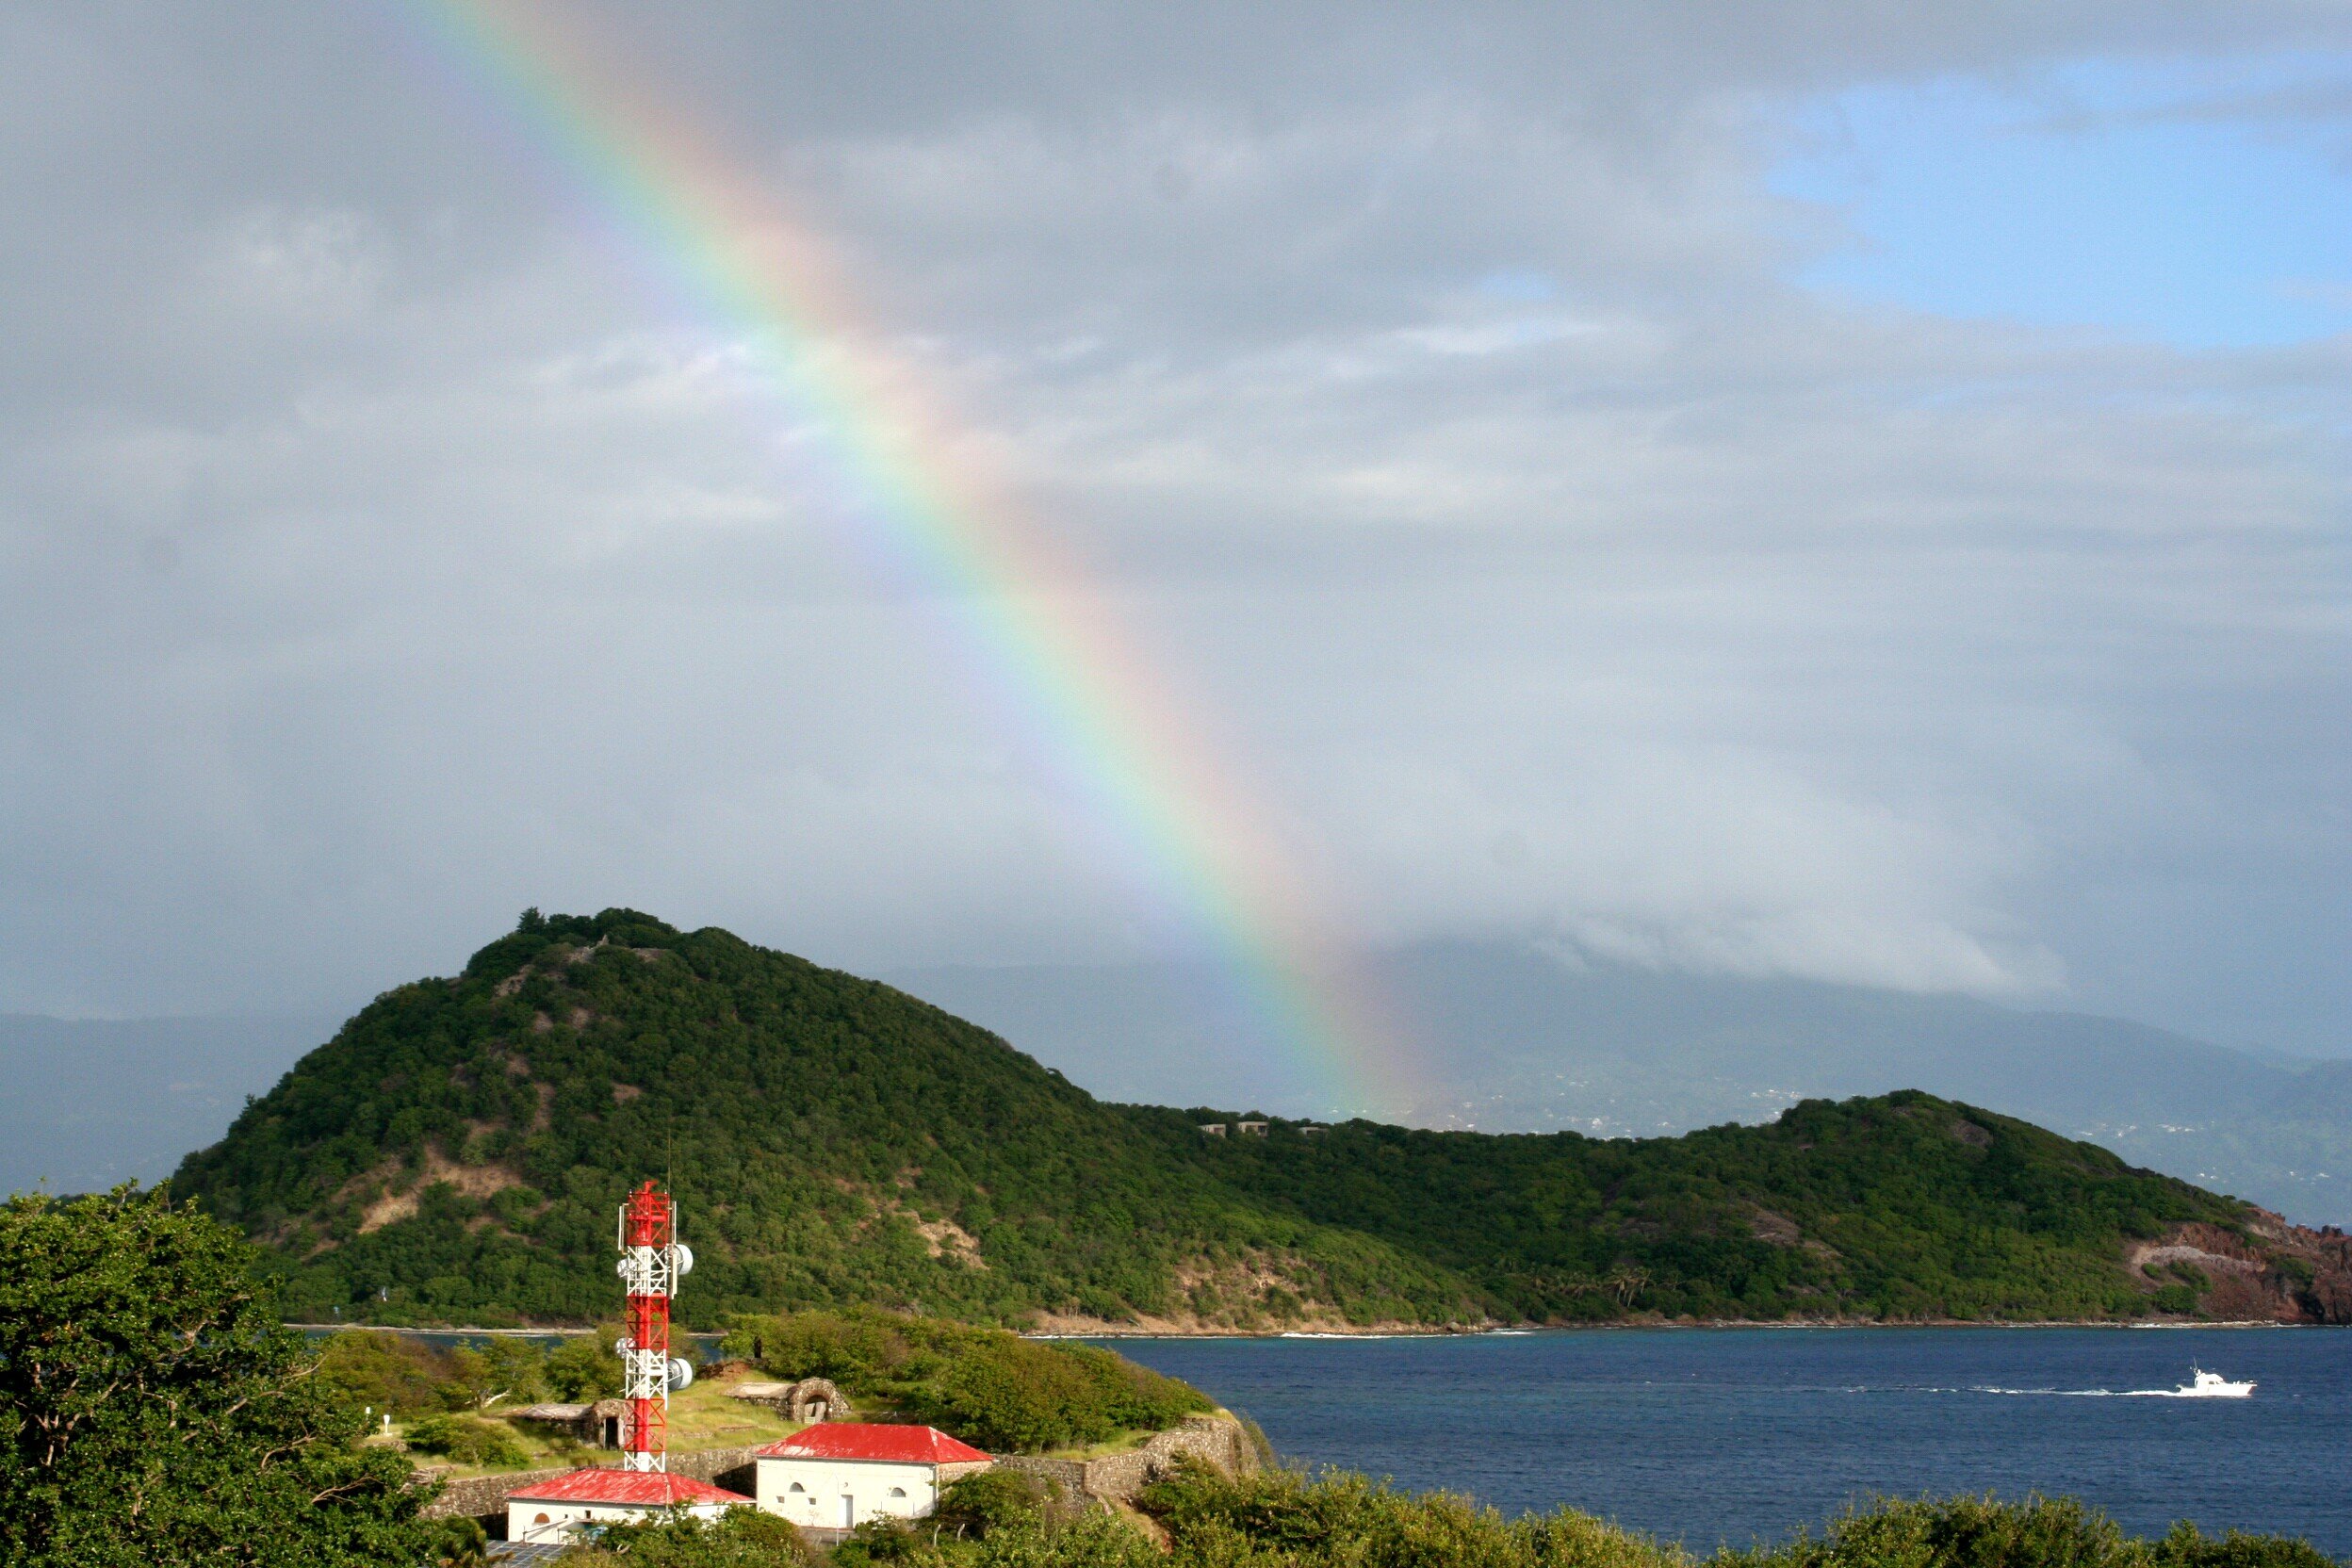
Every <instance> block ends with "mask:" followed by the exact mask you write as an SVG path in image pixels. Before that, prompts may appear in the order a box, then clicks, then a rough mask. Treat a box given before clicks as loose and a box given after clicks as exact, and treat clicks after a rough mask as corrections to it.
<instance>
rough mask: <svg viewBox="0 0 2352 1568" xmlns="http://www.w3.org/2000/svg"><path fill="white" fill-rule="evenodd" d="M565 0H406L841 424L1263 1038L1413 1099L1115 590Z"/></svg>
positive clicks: (1343, 1094)
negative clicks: (567, 12)
mask: <svg viewBox="0 0 2352 1568" xmlns="http://www.w3.org/2000/svg"><path fill="white" fill-rule="evenodd" d="M553 12H554V8H550V7H537V6H520V5H515V4H513V3H511V0H409V3H408V7H407V9H406V11H405V12H404V14H405V15H406V16H408V17H409V18H411V19H413V21H414V23H415V24H416V31H417V34H418V35H419V36H420V37H421V38H422V40H423V41H424V42H425V45H426V47H427V50H428V52H429V53H430V54H431V56H432V57H433V58H434V59H435V60H436V61H437V62H439V63H440V64H442V65H444V66H445V67H447V68H449V69H450V70H452V71H454V73H456V74H457V75H458V76H459V77H460V78H461V80H462V81H463V82H464V83H465V85H466V90H468V92H469V94H470V95H471V96H472V97H474V98H475V99H476V100H477V101H478V102H480V103H482V105H484V106H486V107H488V108H489V109H490V110H491V111H492V112H493V113H494V114H495V115H496V116H497V117H498V120H499V121H500V122H502V124H503V126H504V128H505V129H506V130H507V131H508V132H509V133H510V134H513V135H515V136H518V137H519V138H520V139H522V141H523V142H524V143H525V145H526V146H527V147H528V148H529V149H531V152H532V153H533V154H534V155H536V156H538V157H540V158H543V159H545V160H546V161H548V162H550V163H552V164H553V165H554V166H555V167H556V168H557V170H558V171H559V172H560V174H561V177H562V178H563V179H564V181H565V182H566V183H567V184H568V185H570V186H571V187H572V188H575V189H577V190H578V191H579V192H580V193H582V194H584V195H585V196H586V197H587V198H588V199H589V200H590V201H591V202H592V204H594V206H595V207H596V210H597V211H598V212H599V213H600V214H601V215H602V216H603V217H604V218H605V219H606V220H607V221H610V222H611V223H612V224H613V226H614V227H616V228H617V229H619V230H620V231H621V232H622V233H623V234H625V235H626V236H627V237H629V239H630V240H631V241H632V242H633V247H634V249H636V250H637V251H638V252H639V253H641V255H642V257H643V258H644V259H645V260H646V261H648V262H650V263H651V264H652V265H653V266H654V267H655V269H656V270H657V271H658V272H659V273H660V274H661V276H662V278H663V280H664V281H665V283H666V284H667V285H669V286H671V287H672V288H673V289H674V290H675V291H677V292H678V295H679V296H680V297H681V298H682V299H683V300H684V301H685V302H687V304H688V306H689V308H691V309H693V310H694V311H696V312H698V313H700V314H701V315H703V316H705V317H706V318H708V319H709V324H710V325H711V327H712V329H713V330H715V331H716V332H717V333H719V334H720V335H724V336H725V337H727V338H728V339H729V340H731V341H733V342H736V343H738V344H740V345H742V347H743V349H744V350H745V351H748V353H749V354H750V355H751V356H752V358H753V360H754V361H755V362H756V363H757V365H758V366H759V367H760V369H761V371H762V372H763V374H764V375H765V376H766V377H767V378H768V379H769V380H770V381H771V382H772V383H773V384H774V387H775V390H776V393H777V394H778V395H779V396H780V397H781V398H782V399H783V400H784V403H785V405H786V406H787V407H788V408H789V409H790V410H791V411H792V413H793V414H795V415H797V416H799V417H802V418H803V419H806V420H809V421H810V422H811V423H813V424H814V425H816V426H817V427H818V428H819V429H821V430H822V431H823V432H825V434H826V436H827V437H828V444H829V447H830V449H831V454H832V457H833V459H834V461H835V462H836V464H837V465H838V470H839V471H838V473H837V475H836V476H835V477H836V479H837V480H838V482H840V484H841V490H842V493H843V494H844V495H845V496H846V497H848V498H850V501H851V503H852V505H851V510H852V513H853V515H854V517H855V518H856V521H855V522H854V524H853V525H852V529H853V531H854V532H855V533H856V534H857V535H858V537H857V538H856V539H855V540H854V544H855V545H856V547H858V549H859V550H860V551H861V552H862V553H864V554H865V555H866V556H868V557H869V558H870V559H871V560H872V561H873V562H874V564H875V565H877V566H879V567H881V568H883V569H884V570H886V571H888V572H889V573H890V574H891V575H893V576H896V577H898V578H900V579H902V580H906V581H907V582H909V583H912V584H916V585H919V586H922V587H923V588H926V589H929V590H931V591H932V593H933V594H934V595H935V596H936V597H937V598H938V600H939V602H940V603H941V604H943V605H946V606H948V607H950V609H951V613H952V615H953V616H954V617H955V620H956V626H955V630H956V633H957V636H958V641H959V643H961V644H962V645H963V647H962V649H961V651H962V652H963V653H964V654H965V655H966V657H967V658H968V659H969V661H970V662H973V663H975V664H976V665H977V666H979V667H980V668H981V669H983V670H985V671H986V672H987V675H988V686H989V687H990V688H991V689H992V695H993V697H994V699H995V700H996V702H997V703H998V705H999V706H1000V707H1001V708H1002V709H1003V710H1004V711H1006V712H1008V713H1010V714H1011V715H1013V716H1014V718H1015V721H1016V722H1017V723H1018V724H1020V725H1021V727H1022V728H1023V729H1025V730H1026V731H1027V732H1028V734H1027V739H1028V740H1029V741H1030V742H1031V743H1033V744H1037V746H1038V749H1039V750H1040V753H1041V754H1042V755H1043V756H1045V757H1047V758H1048V759H1049V760H1051V762H1052V764H1053V765H1054V767H1056V768H1057V769H1058V770H1059V771H1060V773H1061V774H1062V776H1064V778H1065V779H1066V780H1067V781H1069V782H1070V783H1071V784H1074V785H1076V786H1077V787H1078V789H1079V790H1080V792H1082V794H1083V796H1084V798H1086V799H1087V800H1088V801H1089V802H1091V803H1092V805H1093V807H1094V809H1096V810H1097V811H1098V812H1099V813H1100V815H1101V818H1102V820H1103V823H1104V824H1105V825H1107V826H1108V827H1109V828H1110V829H1111V831H1112V833H1113V834H1114V835H1115V837H1116V840H1117V841H1118V842H1119V843H1120V844H1121V845H1122V846H1123V848H1124V849H1125V850H1126V851H1127V853H1128V854H1129V855H1130V857H1131V858H1133V859H1134V860H1135V862H1136V863H1137V864H1139V865H1140V866H1141V867H1143V868H1144V869H1145V871H1146V872H1147V874H1148V875H1149V877H1150V880H1151V881H1152V884H1153V885H1154V886H1155V887H1156V889H1157V890H1158V892H1159V894H1160V896H1162V897H1164V898H1166V899H1168V900H1169V901H1170V902H1171V903H1172V905H1173V906H1174V907H1175V908H1176V909H1177V910H1178V911H1179V912H1180V913H1181V914H1182V916H1183V918H1184V922H1185V923H1186V924H1187V925H1188V926H1189V927H1191V928H1192V930H1193V931H1194V933H1195V934H1196V936H1197V938H1198V939H1201V941H1202V942H1203V944H1204V945H1205V946H1206V947H1207V948H1208V950H1209V951H1210V952H1211V953H1213V954H1214V955H1215V956H1216V957H1217V967H1218V969H1219V970H1220V971H1221V972H1223V973H1225V974H1226V975H1227V976H1228V983H1229V985H1230V986H1231V988H1232V990H1233V994H1234V996H1235V997H1236V998H1237V999H1238V1000H1239V1001H1241V1002H1242V1003H1243V1004H1244V1005H1245V1007H1246V1009H1247V1012H1248V1014H1249V1016H1250V1017H1251V1018H1252V1019H1253V1020H1255V1021H1256V1022H1257V1025H1258V1026H1259V1027H1260V1028H1261V1029H1262V1030H1263V1031H1264V1032H1265V1034H1266V1043H1267V1044H1269V1045H1271V1046H1274V1047H1275V1048H1277V1049H1280V1050H1282V1051H1284V1052H1286V1053H1288V1054H1290V1055H1291V1056H1292V1057H1293V1058H1294V1059H1295V1061H1296V1062H1297V1063H1298V1064H1299V1065H1300V1066H1301V1067H1303V1068H1304V1069H1305V1070H1307V1071H1308V1072H1309V1073H1311V1074H1312V1075H1313V1076H1314V1077H1315V1080H1316V1081H1317V1082H1318V1083H1319V1084H1320V1085H1321V1086H1322V1087H1323V1089H1324V1091H1325V1092H1326V1093H1327V1094H1328V1095H1329V1096H1330V1098H1331V1102H1332V1103H1333V1105H1334V1106H1335V1107H1345V1108H1347V1109H1348V1110H1353V1111H1359V1112H1364V1113H1370V1114H1376V1115H1377V1114H1387V1115H1392V1116H1393V1115H1396V1114H1398V1113H1400V1112H1403V1111H1405V1110H1407V1109H1409V1108H1410V1107H1411V1106H1412V1104H1413V1102H1414V1101H1415V1099H1416V1098H1417V1092H1416V1090H1417V1080H1418V1074H1417V1073H1415V1072H1414V1071H1413V1070H1412V1066H1411V1064H1410V1062H1409V1061H1408V1059H1407V1057H1406V1055H1405V1054H1404V1053H1403V1052H1402V1051H1401V1050H1400V1049H1399V1047H1398V1045H1397V1041H1396V1038H1395V1037H1394V1035H1393V1034H1392V1032H1391V1031H1390V1030H1389V1029H1388V1028H1387V1027H1386V1026H1385V1023H1384V1020H1383V1019H1382V1018H1381V1017H1380V1009H1379V1008H1377V1007H1375V1006H1373V1005H1371V1004H1370V1002H1369V1000H1368V997H1367V993H1366V990H1365V988H1364V985H1363V983H1362V981H1361V979H1360V978H1359V977H1357V976H1354V975H1352V974H1350V973H1349V972H1348V968H1347V966H1346V964H1345V963H1344V961H1343V959H1342V957H1341V955H1340V950H1339V948H1338V947H1337V946H1336V944H1335V943H1334V942H1333V941H1332V940H1331V932H1332V931H1333V929H1334V925H1333V923H1332V922H1331V920H1330V919H1328V918H1327V916H1326V913H1325V911H1324V910H1323V909H1322V908H1321V907H1318V904H1317V902H1316V900H1315V898H1314V897H1312V896H1311V891H1310V889H1309V888H1308V886H1307V884H1306V881H1305V879H1304V878H1303V877H1302V876H1301V875H1300V874H1299V873H1298V871H1297V870H1296V868H1295V867H1294V866H1293V865H1292V864H1291V861H1290V858H1289V857H1288V856H1287V855H1286V854H1285V853H1284V851H1283V849H1282V844H1281V843H1280V841H1279V840H1278V838H1277V836H1276V835H1275V834H1273V833H1272V832H1270V831H1268V830H1267V828H1266V823H1265V818H1264V815H1263V814H1262V813H1261V812H1259V811H1258V810H1256V809H1253V808H1252V806H1251V803H1250V800H1249V798H1248V797H1247V795H1246V794H1245V793H1244V792H1242V791H1241V790H1240V789H1238V788H1237V787H1236V786H1235V783H1234V776H1233V772H1232V770H1230V769H1229V768H1227V767H1224V766H1221V765H1220V764H1219V760H1218V759H1217V757H1216V756H1215V755H1214V754H1213V752H1212V750H1211V748H1210V747H1209V746H1208V745H1206V744H1205V743H1203V741H1202V739H1201V736H1200V734H1199V732H1198V730H1197V728H1196V727H1194V726H1193V725H1191V724H1188V723H1186V722H1185V721H1184V715H1183V713H1182V711H1181V710H1180V707H1179V705H1178V704H1177V703H1175V702H1174V701H1172V700H1170V698H1169V695H1168V693H1167V692H1166V691H1165V690H1164V689H1163V688H1162V686H1161V684H1160V683H1159V682H1158V681H1156V680H1155V679H1154V678H1152V675H1151V673H1150V671H1149V670H1148V669H1147V668H1146V667H1145V665H1144V663H1143V662H1142V661H1141V660H1139V659H1138V658H1136V657H1135V653H1134V651H1133V650H1132V649H1131V648H1130V647H1128V646H1127V645H1126V643H1125V641H1124V640H1123V639H1122V638H1121V637H1120V636H1119V631H1118V629H1117V628H1116V627H1115V626H1114V625H1112V624H1111V622H1110V620H1109V619H1108V617H1107V616H1106V615H1105V614H1104V613H1103V611H1102V609H1101V608H1100V607H1101V604H1102V596H1101V595H1099V594H1098V593H1095V592H1091V591H1089V587H1088V584H1087V583H1086V580H1085V576H1084V574H1083V573H1082V572H1081V571H1080V570H1079V569H1078V568H1077V567H1076V565H1075V564H1074V563H1072V562H1071V561H1070V560H1069V559H1068V557H1067V556H1066V554H1064V553H1063V552H1061V551H1059V550H1057V549H1055V548H1054V547H1053V546H1052V545H1051V543H1050V542H1049V541H1048V540H1047V539H1046V538H1044V537H1043V536H1042V535H1041V533H1040V532H1039V531H1038V530H1037V528H1036V527H1034V526H1033V525H1032V524H1030V523H1029V521H1028V520H1027V519H1026V518H1025V517H1024V516H1023V515H1022V514H1021V510H1020V509H1019V508H1018V507H1017V506H1015V505H1014V504H1012V503H1011V502H1010V500H1009V498H1007V497H1006V496H1005V494H1004V493H1003V492H1002V491H1001V489H1000V488H999V487H997V486H995V485H994V484H992V483H991V482H989V481H988V478H987V477H986V475H985V474H984V473H983V472H982V471H981V467H980V465H978V464H976V463H973V462H970V461H966V460H962V459H960V458H958V456H957V455H956V454H957V453H958V452H960V451H963V450H968V449H969V447H970V445H971V443H970V442H969V440H967V439H964V438H963V436H962V433H961V432H959V431H958V430H957V429H956V426H955V425H954V424H953V423H952V422H951V421H950V420H948V419H947V418H946V417H944V415H943V413H942V411H941V410H940V409H939V408H938V407H937V406H936V405H935V403H934V401H933V400H931V399H930V398H928V397H927V396H925V395H924V389H923V387H922V386H921V385H919V384H918V383H917V379H916V378H915V377H914V376H913V375H911V374H910V373H909V372H908V370H907V368H906V367H904V366H903V365H901V364H899V363H896V362H895V361H894V360H893V359H892V358H891V356H890V355H889V354H888V353H886V352H884V351H881V349H880V348H879V347H878V346H877V335H875V334H874V333H873V332H871V331H868V330H864V329H863V328H862V326H861V324H860V321H859V317H858V311H857V310H856V309H855V308H854V302H853V301H852V300H851V298H850V296H849V293H848V291H847V290H846V289H845V288H844V287H843V286H841V282H840V279H839V278H838V276H837V274H836V272H835V270H834V269H833V268H832V267H831V265H829V262H828V259H827V256H826V254H825V247H824V246H823V245H822V244H821V243H820V242H819V241H818V239H817V237H815V236H814V235H813V234H812V233H811V232H810V231H809V228H808V227H807V226H806V225H804V224H801V223H797V222H795V221H792V215H791V213H790V212H789V211H788V210H787V209H786V207H785V206H784V205H783V204H781V203H780V202H779V200H778V199H777V197H776V193H775V192H773V191H771V190H768V189H766V188H762V187H761V186H760V185H759V184H757V183H756V182H754V181H752V180H750V179H748V178H746V177H744V176H743V174H742V173H740V172H738V171H737V170H735V169H734V168H733V167H731V165H730V163H729V160H727V158H725V157H723V156H721V155H718V154H717V153H716V152H715V151H714V150H713V149H712V148H711V146H710V145H709V144H708V143H707V142H705V141H704V140H703V139H700V138H698V137H697V136H695V135H694V133H693V132H692V130H691V129H690V127H689V126H688V125H687V123H686V122H684V121H683V120H682V119H681V118H680V117H679V116H678V114H676V113H675V112H672V111H670V110H668V109H666V108H665V107H664V106H662V105H659V104H657V103H655V102H654V101H653V100H652V99H650V98H649V97H648V96H646V95H645V92H644V91H643V90H642V87H641V86H640V85H639V84H635V83H632V82H629V81H628V80H626V79H624V78H623V77H622V76H621V75H620V74H619V73H615V72H614V71H613V70H611V69H610V68H609V67H608V66H607V65H606V64H605V63H604V61H603V59H602V57H599V56H598V55H596V53H594V52H593V51H591V50H590V49H589V48H587V47H586V46H585V41H584V40H582V39H581V38H580V36H578V35H577V34H576V33H572V32H567V31H565V30H564V29H563V28H562V27H560V26H559V25H558V24H557V23H556V21H555V19H554V15H553Z"/></svg>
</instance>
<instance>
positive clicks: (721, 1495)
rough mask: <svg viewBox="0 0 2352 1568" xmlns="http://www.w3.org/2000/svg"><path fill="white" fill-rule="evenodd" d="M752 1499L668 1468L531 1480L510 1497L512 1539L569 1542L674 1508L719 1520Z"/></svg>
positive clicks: (569, 1473)
mask: <svg viewBox="0 0 2352 1568" xmlns="http://www.w3.org/2000/svg"><path fill="white" fill-rule="evenodd" d="M750 1501H751V1499H750V1498H749V1497H746V1496H744V1495H743V1494H742V1493H740V1492H729V1491H727V1489H726V1488H724V1487H718V1486H712V1485H711V1483H710V1482H709V1481H698V1480H695V1479H694V1478H693V1477H691V1476H673V1475H671V1474H669V1473H668V1472H666V1471H662V1470H572V1471H567V1472H565V1473H564V1475H561V1476H556V1477H553V1478H549V1479H547V1480H544V1481H525V1482H524V1483H523V1484H522V1485H521V1486H518V1487H516V1488H515V1490H514V1491H512V1492H510V1493H508V1494H507V1495H506V1538H507V1539H508V1540H509V1541H531V1542H548V1543H552V1542H561V1541H569V1540H571V1539H573V1538H575V1537H576V1536H578V1535H579V1534H580V1531H581V1529H582V1528H583V1527H586V1526H589V1525H607V1524H624V1523H630V1522H633V1521H636V1520H639V1519H645V1518H647V1517H649V1516H651V1515H653V1514H656V1513H660V1512H664V1511H669V1510H672V1509H678V1510H683V1511H685V1512H687V1513H690V1514H692V1515H694V1517H695V1518H697V1519H716V1518H717V1517H718V1516H719V1515H720V1514H722V1513H724V1512H726V1511H727V1510H728V1509H730V1508H740V1507H743V1506H744V1505H746V1504H748V1503H749V1502H750Z"/></svg>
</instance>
